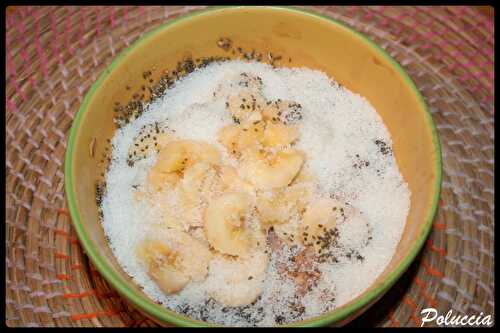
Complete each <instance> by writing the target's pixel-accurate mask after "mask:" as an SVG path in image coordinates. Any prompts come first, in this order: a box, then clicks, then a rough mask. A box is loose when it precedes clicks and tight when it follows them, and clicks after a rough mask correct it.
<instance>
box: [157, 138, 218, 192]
mask: <svg viewBox="0 0 500 333" xmlns="http://www.w3.org/2000/svg"><path fill="white" fill-rule="evenodd" d="M199 161H203V162H207V163H211V164H220V161H221V159H220V154H219V151H218V150H217V148H215V147H214V146H212V145H210V144H208V143H206V142H202V141H195V140H177V141H172V142H169V143H167V144H166V145H165V147H164V148H163V149H162V150H161V151H160V153H159V155H158V159H157V161H156V164H155V165H154V166H153V168H152V169H151V170H150V172H149V174H148V181H149V183H150V184H151V185H152V186H153V188H154V189H155V190H158V189H162V188H164V187H165V186H166V185H168V184H174V185H175V184H177V182H178V180H179V179H180V175H182V173H183V172H184V170H185V169H186V168H188V167H190V166H192V165H193V164H195V163H197V162H199Z"/></svg>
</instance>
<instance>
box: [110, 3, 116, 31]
mask: <svg viewBox="0 0 500 333" xmlns="http://www.w3.org/2000/svg"><path fill="white" fill-rule="evenodd" d="M109 21H110V22H111V28H114V27H115V7H111V8H110V11H109Z"/></svg>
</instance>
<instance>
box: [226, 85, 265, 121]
mask: <svg viewBox="0 0 500 333" xmlns="http://www.w3.org/2000/svg"><path fill="white" fill-rule="evenodd" d="M264 105H265V101H264V98H263V97H262V95H261V94H260V93H258V92H255V91H252V90H248V89H245V90H243V91H240V92H239V93H238V94H235V95H231V96H229V97H228V99H227V103H226V107H227V109H228V111H229V112H230V113H231V115H232V116H233V120H234V121H235V122H236V123H238V124H239V123H242V122H244V121H247V120H249V119H250V118H252V117H258V118H260V117H261V114H260V110H262V109H263V107H264Z"/></svg>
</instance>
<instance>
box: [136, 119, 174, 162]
mask: <svg viewBox="0 0 500 333" xmlns="http://www.w3.org/2000/svg"><path fill="white" fill-rule="evenodd" d="M173 139H174V137H173V135H172V134H171V133H166V132H165V129H163V128H160V125H159V124H158V123H154V124H148V125H144V126H143V127H142V128H141V129H140V130H139V133H138V134H137V136H136V137H134V140H133V142H132V145H131V146H130V148H129V150H128V158H127V162H128V164H129V165H131V166H132V165H133V164H134V163H135V162H137V161H138V160H140V159H143V158H146V157H148V156H150V155H151V154H153V153H155V152H158V151H160V150H161V149H162V148H163V147H165V145H166V144H167V143H168V142H170V141H172V140H173Z"/></svg>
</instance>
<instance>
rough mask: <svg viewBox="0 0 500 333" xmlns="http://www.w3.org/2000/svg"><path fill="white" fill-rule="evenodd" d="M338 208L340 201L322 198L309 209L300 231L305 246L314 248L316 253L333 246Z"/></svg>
mask: <svg viewBox="0 0 500 333" xmlns="http://www.w3.org/2000/svg"><path fill="white" fill-rule="evenodd" d="M338 206H339V203H338V201H336V200H334V199H330V198H321V199H319V200H315V201H314V202H312V203H311V204H310V205H309V206H308V207H307V209H306V211H305V213H304V216H303V221H302V224H301V228H300V231H299V235H300V238H301V241H302V243H303V244H304V245H305V246H310V247H313V248H314V249H315V250H316V252H318V253H321V252H322V250H323V249H325V248H326V247H328V246H330V245H331V244H332V241H333V240H334V237H335V233H334V229H335V225H336V222H337V218H338V216H337V213H336V212H335V210H336V207H338Z"/></svg>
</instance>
